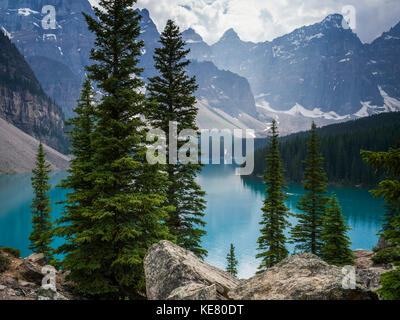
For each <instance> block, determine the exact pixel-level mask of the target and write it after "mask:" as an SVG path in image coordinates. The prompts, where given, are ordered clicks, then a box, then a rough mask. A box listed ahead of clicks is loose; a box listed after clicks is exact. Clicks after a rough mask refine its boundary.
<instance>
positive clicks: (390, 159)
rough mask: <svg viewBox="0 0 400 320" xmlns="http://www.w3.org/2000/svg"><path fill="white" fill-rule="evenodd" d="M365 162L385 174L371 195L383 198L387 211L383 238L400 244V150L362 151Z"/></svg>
mask: <svg viewBox="0 0 400 320" xmlns="http://www.w3.org/2000/svg"><path fill="white" fill-rule="evenodd" d="M361 155H362V157H363V159H364V161H365V162H367V163H368V164H369V165H371V166H373V167H374V168H375V169H376V170H377V171H378V170H380V171H383V172H384V173H385V179H384V180H382V181H381V182H380V183H379V186H378V188H377V189H375V190H372V191H371V193H372V194H373V195H374V196H375V197H382V198H383V200H384V201H385V207H386V209H387V211H386V216H385V218H384V219H383V222H384V224H383V230H384V233H383V236H384V238H385V239H386V240H387V241H390V242H394V243H399V244H400V226H399V228H396V226H397V225H398V223H399V222H400V214H399V213H400V148H398V149H393V148H390V149H389V151H388V152H373V151H361Z"/></svg>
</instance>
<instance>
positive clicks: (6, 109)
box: [0, 33, 67, 151]
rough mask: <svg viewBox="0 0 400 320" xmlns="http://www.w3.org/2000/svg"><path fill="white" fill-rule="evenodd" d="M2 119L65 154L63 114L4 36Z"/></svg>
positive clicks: (0, 40)
mask: <svg viewBox="0 0 400 320" xmlns="http://www.w3.org/2000/svg"><path fill="white" fill-rule="evenodd" d="M0 117H1V118H3V119H5V120H6V121H8V122H9V123H11V124H13V125H14V126H16V127H17V128H19V129H21V130H22V131H24V132H26V133H27V134H29V135H31V136H33V137H35V138H37V139H38V140H41V141H43V142H44V143H46V144H47V145H49V146H51V147H53V148H55V149H57V150H59V151H65V149H66V145H67V140H66V137H65V134H64V115H63V113H62V111H61V110H60V108H59V107H58V106H57V105H56V104H55V103H54V102H52V101H51V100H50V99H49V98H48V97H47V96H46V94H45V93H44V92H43V90H42V88H41V86H40V84H39V82H38V81H37V80H36V77H35V75H34V73H33V72H32V70H31V68H30V67H29V65H28V64H27V63H26V61H25V59H24V58H23V57H22V56H21V54H20V53H19V52H18V50H17V49H16V48H15V46H14V45H13V44H12V43H11V42H10V40H9V39H8V38H7V37H5V36H4V35H3V34H1V33H0Z"/></svg>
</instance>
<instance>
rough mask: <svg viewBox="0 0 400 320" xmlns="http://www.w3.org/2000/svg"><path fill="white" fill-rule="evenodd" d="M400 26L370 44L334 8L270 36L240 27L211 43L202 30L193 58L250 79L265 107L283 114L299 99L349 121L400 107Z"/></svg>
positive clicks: (193, 40) (322, 114)
mask: <svg viewBox="0 0 400 320" xmlns="http://www.w3.org/2000/svg"><path fill="white" fill-rule="evenodd" d="M399 29H400V24H398V25H397V26H395V27H394V28H392V29H391V30H390V31H389V32H387V33H384V34H383V35H382V36H381V37H379V38H378V39H376V40H375V41H374V42H373V43H372V44H371V45H369V44H363V43H362V42H361V41H360V39H359V38H358V36H357V35H356V34H355V33H354V32H353V31H352V30H351V29H350V28H348V27H346V26H345V25H344V24H343V16H342V15H339V14H333V15H329V16H327V17H326V18H325V19H324V20H323V21H321V22H320V23H316V24H313V25H310V26H305V27H302V28H298V29H296V30H294V31H293V32H291V33H289V34H287V35H284V36H281V37H279V38H276V39H274V40H273V41H270V42H269V41H267V42H263V43H252V42H245V41H242V40H241V39H240V38H239V37H238V35H237V34H236V32H235V31H234V30H233V29H230V30H228V31H227V32H226V33H225V34H224V35H223V36H222V38H221V39H220V40H219V41H218V42H217V43H215V44H213V45H211V46H208V45H207V44H206V43H205V42H204V41H203V40H202V39H201V37H200V38H199V35H198V34H196V33H195V31H194V30H191V31H190V32H186V35H187V40H189V43H188V45H189V47H190V48H191V49H192V52H191V57H192V58H193V59H197V60H200V61H212V62H214V63H215V65H216V66H217V67H218V68H221V69H224V70H230V71H232V72H235V73H237V74H239V75H241V76H243V77H245V78H246V79H248V81H249V83H250V85H251V89H252V91H253V93H254V94H255V96H256V101H257V105H258V106H261V107H264V109H265V106H268V107H269V108H270V111H271V112H272V113H274V112H275V113H279V112H282V111H284V112H285V111H290V110H292V109H293V108H295V107H296V106H297V105H299V106H301V107H302V108H304V109H305V110H307V111H308V114H299V115H300V116H304V117H313V118H325V119H328V118H329V117H330V116H332V114H333V115H334V117H333V118H334V119H331V120H339V121H342V120H343V117H346V116H347V117H348V118H354V117H361V116H367V115H370V114H374V113H379V112H387V111H395V110H399V109H400V94H399V92H398V89H396V88H399V87H400V77H399V76H398V74H399V73H398V72H397V71H398V68H399V67H400V59H399V54H398V53H399V51H398V50H399V47H400V36H399ZM366 106H368V110H365V109H366V108H365V107H366ZM363 110H365V111H363ZM292 111H295V110H292ZM278 116H279V115H278ZM328 120H329V119H328Z"/></svg>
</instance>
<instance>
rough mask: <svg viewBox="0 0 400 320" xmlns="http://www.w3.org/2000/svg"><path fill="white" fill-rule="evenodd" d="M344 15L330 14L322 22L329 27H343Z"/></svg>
mask: <svg viewBox="0 0 400 320" xmlns="http://www.w3.org/2000/svg"><path fill="white" fill-rule="evenodd" d="M342 23H343V16H342V15H341V14H338V13H334V14H330V15H328V16H327V17H326V18H325V19H324V20H322V22H321V24H323V25H324V26H326V27H328V28H339V29H341V28H343V26H342Z"/></svg>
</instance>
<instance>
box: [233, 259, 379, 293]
mask: <svg viewBox="0 0 400 320" xmlns="http://www.w3.org/2000/svg"><path fill="white" fill-rule="evenodd" d="M229 297H230V298H232V299H234V300H370V299H377V296H376V295H375V294H374V293H372V292H371V291H369V290H368V289H367V288H365V287H364V286H362V285H361V284H359V283H355V284H354V287H351V286H350V284H348V283H347V282H346V279H345V277H344V273H343V272H342V268H340V267H336V266H331V265H328V264H327V263H326V262H324V261H322V260H321V259H319V258H318V257H317V256H315V255H312V254H309V253H302V254H299V255H295V256H292V257H290V258H287V259H285V260H283V261H282V262H280V263H278V264H277V265H276V266H274V267H273V268H271V269H269V270H268V271H265V272H263V273H261V274H258V275H256V276H254V277H253V278H251V279H249V280H247V281H245V282H243V284H242V285H240V286H239V287H237V288H236V289H234V290H232V291H231V292H230V293H229Z"/></svg>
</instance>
